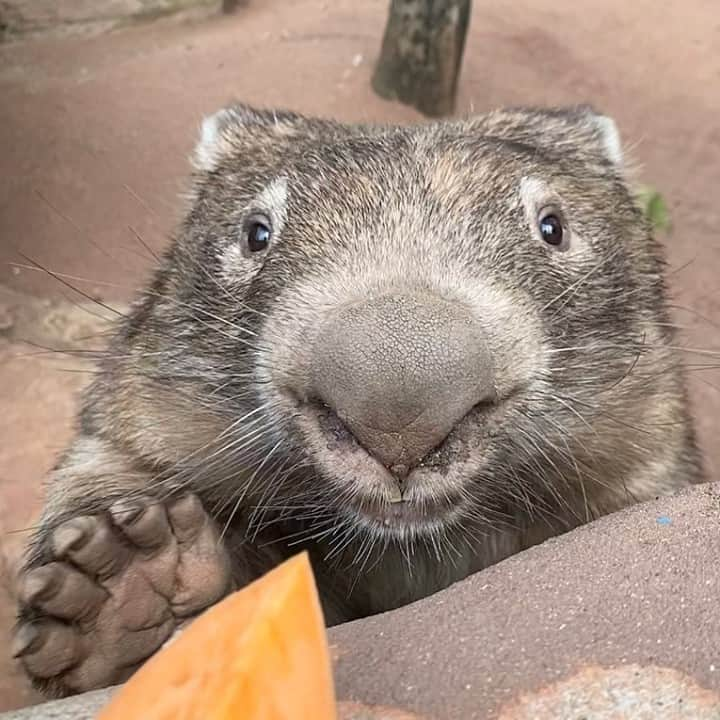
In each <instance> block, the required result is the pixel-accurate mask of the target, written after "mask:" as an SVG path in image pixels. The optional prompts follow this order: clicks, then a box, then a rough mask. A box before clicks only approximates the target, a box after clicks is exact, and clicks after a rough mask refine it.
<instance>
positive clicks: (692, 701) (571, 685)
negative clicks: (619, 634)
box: [498, 665, 720, 720]
mask: <svg viewBox="0 0 720 720" xmlns="http://www.w3.org/2000/svg"><path fill="white" fill-rule="evenodd" d="M562 718H567V719H568V720H575V719H577V718H581V719H582V720H623V719H624V718H628V719H629V720H718V718H720V695H718V694H717V693H714V692H710V691H709V690H705V689H704V688H701V687H700V686H699V685H698V684H697V683H696V682H694V681H693V680H692V678H689V677H687V676H686V675H683V674H682V673H679V672H677V671H676V670H670V669H668V668H658V667H642V666H640V665H624V666H622V667H616V668H600V667H588V668H584V669H583V670H581V671H580V672H578V673H577V674H576V675H574V676H572V677H571V678H568V679H567V680H564V681H562V682H558V683H554V684H553V685H550V686H549V687H547V688H543V689H542V690H539V691H537V692H535V693H529V694H528V695H526V696H524V697H523V698H521V699H520V700H519V701H518V702H515V703H512V704H511V705H510V706H508V707H506V708H504V709H503V710H502V711H501V712H500V716H499V718H498V720H557V719H561V720H562Z"/></svg>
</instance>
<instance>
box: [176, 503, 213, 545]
mask: <svg viewBox="0 0 720 720" xmlns="http://www.w3.org/2000/svg"><path fill="white" fill-rule="evenodd" d="M168 515H169V517H170V524H171V525H172V529H173V533H174V534H175V537H176V538H177V539H178V541H179V542H181V543H185V542H191V541H192V540H194V539H195V538H196V537H197V536H198V535H199V534H200V531H201V530H202V529H203V528H204V527H205V525H206V524H207V515H206V514H205V509H204V508H203V506H202V503H201V502H200V499H199V498H198V496H197V495H181V496H180V497H179V498H177V499H176V500H174V501H173V502H172V503H171V504H169V505H168Z"/></svg>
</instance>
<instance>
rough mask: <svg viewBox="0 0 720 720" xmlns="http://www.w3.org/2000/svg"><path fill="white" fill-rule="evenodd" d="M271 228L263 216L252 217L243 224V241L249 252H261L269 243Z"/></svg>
mask: <svg viewBox="0 0 720 720" xmlns="http://www.w3.org/2000/svg"><path fill="white" fill-rule="evenodd" d="M271 237H272V230H271V229H270V222H269V221H268V220H267V219H266V218H264V217H252V218H250V220H249V221H248V223H247V225H246V226H245V243H246V245H247V249H248V250H249V251H250V252H253V253H256V252H262V251H263V250H267V248H268V245H270V238H271Z"/></svg>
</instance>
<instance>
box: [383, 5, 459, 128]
mask: <svg viewBox="0 0 720 720" xmlns="http://www.w3.org/2000/svg"><path fill="white" fill-rule="evenodd" d="M470 6H471V0H391V4H390V13H389V17H388V21H387V25H386V27H385V35H384V37H383V42H382V50H381V52H380V58H379V59H378V62H377V65H376V66H375V72H374V74H373V78H372V86H373V88H374V90H375V92H376V93H377V94H378V95H380V96H381V97H384V98H386V99H388V100H399V101H400V102H403V103H405V104H407V105H411V106H413V107H415V108H416V109H417V110H419V111H420V112H421V113H423V114H424V115H429V116H441V115H449V114H450V113H452V112H453V111H454V109H455V96H456V91H457V81H458V76H459V74H460V65H461V63H462V57H463V51H464V49H465V36H466V34H467V28H468V24H469V22H470Z"/></svg>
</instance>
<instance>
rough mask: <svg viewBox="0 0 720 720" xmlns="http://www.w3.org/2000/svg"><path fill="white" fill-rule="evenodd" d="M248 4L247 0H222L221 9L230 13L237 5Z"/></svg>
mask: <svg viewBox="0 0 720 720" xmlns="http://www.w3.org/2000/svg"><path fill="white" fill-rule="evenodd" d="M247 4H248V0H222V11H223V12H224V13H227V14H230V13H234V12H235V11H236V10H237V9H238V8H239V7H242V6H244V5H247Z"/></svg>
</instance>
